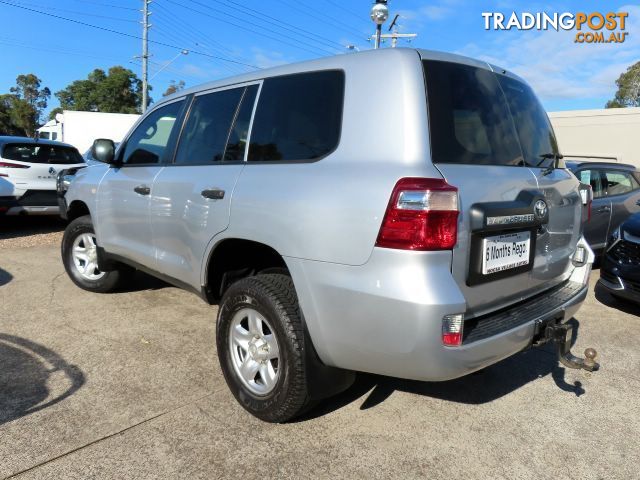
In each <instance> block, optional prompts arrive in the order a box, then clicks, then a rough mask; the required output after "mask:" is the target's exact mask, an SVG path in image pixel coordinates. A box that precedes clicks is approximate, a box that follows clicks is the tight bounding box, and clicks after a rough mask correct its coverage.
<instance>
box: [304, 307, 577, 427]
mask: <svg viewBox="0 0 640 480" xmlns="http://www.w3.org/2000/svg"><path fill="white" fill-rule="evenodd" d="M569 322H570V323H571V324H573V325H574V330H573V337H572V339H571V340H572V345H575V342H576V340H577V330H578V327H579V325H580V323H579V322H578V320H576V319H575V318H573V319H571V320H570V321H569ZM580 354H582V352H580ZM549 374H551V377H552V378H553V380H554V382H555V383H556V385H557V386H558V388H560V389H561V390H563V391H565V392H568V393H570V394H572V395H575V396H580V395H582V394H583V393H585V390H584V389H583V388H582V384H581V382H577V381H576V382H575V383H573V384H570V383H567V382H566V381H565V368H564V367H563V366H562V365H561V364H559V363H558V357H557V355H556V351H555V346H554V345H552V344H546V345H544V346H543V347H537V348H532V349H529V350H526V351H523V352H521V353H519V354H517V355H514V356H512V357H509V358H507V359H505V360H503V361H502V362H499V363H497V364H495V365H492V366H490V367H487V368H485V369H484V370H481V371H479V372H476V373H473V374H471V375H467V376H465V377H462V378H458V379H456V380H450V381H447V382H418V381H413V380H402V379H397V378H391V377H383V376H380V375H372V374H366V373H359V374H358V375H357V377H356V381H355V382H354V384H353V385H352V386H351V387H350V388H349V389H348V390H347V391H345V392H343V393H341V394H340V395H337V396H336V397H333V398H329V399H327V400H324V401H323V402H322V403H320V404H319V405H318V406H317V407H315V408H314V409H312V410H311V411H309V412H308V413H307V414H306V415H304V416H303V417H301V418H300V419H299V421H305V420H310V419H312V418H316V417H321V416H323V415H326V414H328V413H331V412H333V411H335V410H338V409H340V408H342V407H344V406H346V405H348V404H350V403H352V402H354V401H356V400H358V399H359V398H361V397H362V396H364V395H365V394H367V393H369V394H368V396H367V397H366V399H365V400H364V401H363V402H362V405H361V406H360V410H367V409H369V408H372V407H375V406H376V405H379V404H381V403H382V402H384V401H385V400H386V399H387V398H389V397H390V396H391V395H392V394H393V392H395V391H400V392H407V393H413V394H416V395H423V396H427V397H432V398H438V399H441V400H447V401H450V402H457V403H466V404H474V405H478V404H483V403H488V402H491V401H493V400H496V399H498V398H500V397H503V396H505V395H507V394H509V393H511V392H513V391H514V390H516V389H518V388H520V387H523V386H524V385H526V384H527V383H529V382H532V381H534V380H536V379H538V378H541V377H545V376H547V375H549Z"/></svg>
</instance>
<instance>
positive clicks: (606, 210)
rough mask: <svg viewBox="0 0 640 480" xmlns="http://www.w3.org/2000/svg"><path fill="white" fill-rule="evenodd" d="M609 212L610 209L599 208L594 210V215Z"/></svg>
mask: <svg viewBox="0 0 640 480" xmlns="http://www.w3.org/2000/svg"><path fill="white" fill-rule="evenodd" d="M610 211H611V207H600V208H599V209H597V210H596V213H609V212H610Z"/></svg>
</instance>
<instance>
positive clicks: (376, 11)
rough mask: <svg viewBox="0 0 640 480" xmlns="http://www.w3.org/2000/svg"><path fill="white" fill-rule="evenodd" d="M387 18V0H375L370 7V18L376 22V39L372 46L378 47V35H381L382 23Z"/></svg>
mask: <svg viewBox="0 0 640 480" xmlns="http://www.w3.org/2000/svg"><path fill="white" fill-rule="evenodd" d="M387 18H389V8H388V7H387V0H376V3H375V4H374V5H373V7H372V8H371V20H373V23H375V24H376V39H375V43H374V48H380V37H381V35H382V24H383V23H384V22H386V21H387Z"/></svg>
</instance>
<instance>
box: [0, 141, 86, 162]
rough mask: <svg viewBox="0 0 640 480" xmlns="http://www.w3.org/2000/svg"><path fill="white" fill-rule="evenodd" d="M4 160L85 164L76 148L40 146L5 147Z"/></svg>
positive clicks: (15, 144) (17, 145) (16, 145)
mask: <svg viewBox="0 0 640 480" xmlns="http://www.w3.org/2000/svg"><path fill="white" fill-rule="evenodd" d="M2 158H4V159H6V160H17V161H19V162H30V163H52V164H58V165H61V164H67V163H83V162H84V160H83V158H82V156H81V155H80V153H79V152H78V151H77V150H76V149H75V148H70V147H62V146H58V145H44V144H42V145H38V144H35V143H31V144H28V143H27V144H20V143H12V144H8V145H6V146H5V147H4V151H3V152H2Z"/></svg>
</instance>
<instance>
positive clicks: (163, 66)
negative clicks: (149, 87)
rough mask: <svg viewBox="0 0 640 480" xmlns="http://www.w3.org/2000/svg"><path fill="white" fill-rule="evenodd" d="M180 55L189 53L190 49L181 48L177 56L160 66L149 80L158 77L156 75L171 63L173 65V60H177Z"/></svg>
mask: <svg viewBox="0 0 640 480" xmlns="http://www.w3.org/2000/svg"><path fill="white" fill-rule="evenodd" d="M180 55H189V50H180V53H178V54H177V55H176V56H175V57H173V58H172V59H171V60H169V61H168V62H167V63H165V64H164V65H162V67H160V68H159V69H158V70H157V71H156V73H154V74H153V75H152V76H151V78H150V79H149V81H151V80H153V79H154V78H156V76H157V75H158V74H159V73H160V72H161V71H163V70H164V69H165V68H167V67H168V66H169V65H171V64H172V63H173V62H175V61H176V60H177V59H178V57H179V56H180Z"/></svg>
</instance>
